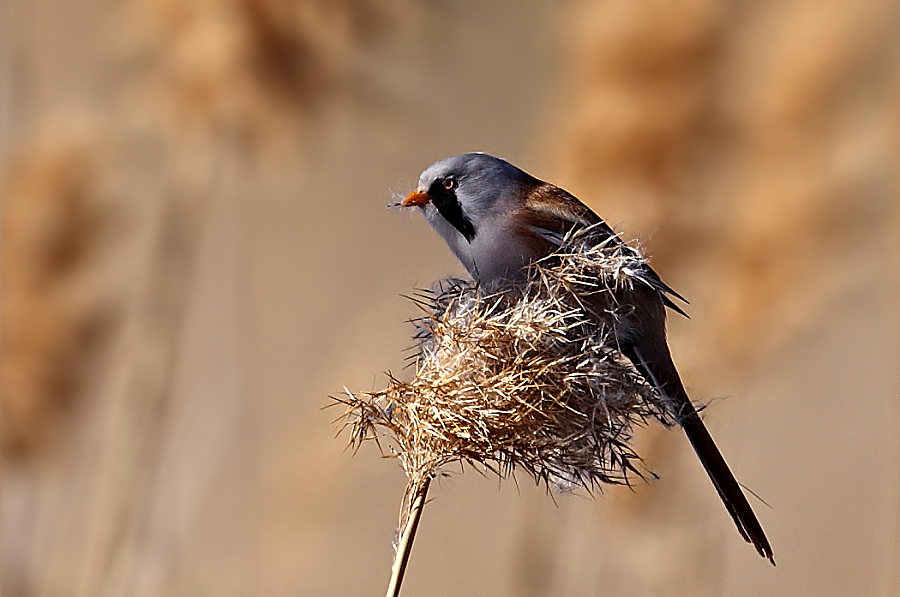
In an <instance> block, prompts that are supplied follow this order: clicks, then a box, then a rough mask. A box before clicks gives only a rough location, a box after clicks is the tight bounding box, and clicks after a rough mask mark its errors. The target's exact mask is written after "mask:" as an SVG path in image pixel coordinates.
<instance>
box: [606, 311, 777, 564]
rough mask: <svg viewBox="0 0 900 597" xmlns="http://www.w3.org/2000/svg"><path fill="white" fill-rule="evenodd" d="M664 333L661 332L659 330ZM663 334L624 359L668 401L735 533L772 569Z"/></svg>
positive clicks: (759, 532)
mask: <svg viewBox="0 0 900 597" xmlns="http://www.w3.org/2000/svg"><path fill="white" fill-rule="evenodd" d="M663 330H664V328H663ZM664 334H665V332H663V334H662V338H658V337H653V336H654V335H652V334H651V335H649V336H650V337H647V336H648V335H645V337H644V338H643V339H642V340H641V341H639V342H638V343H637V344H636V345H635V346H632V347H629V348H627V349H623V352H624V353H625V356H627V357H628V358H629V360H631V362H632V363H633V364H634V366H635V367H636V368H637V370H638V371H639V372H640V373H641V375H643V376H644V378H645V379H646V380H647V381H648V382H650V383H651V384H653V385H654V386H655V387H656V388H658V389H659V390H660V391H661V392H663V393H664V394H665V396H667V397H668V398H669V399H670V400H671V401H672V406H673V410H674V413H675V416H676V417H677V421H678V423H679V424H680V425H681V427H682V428H683V429H684V432H685V434H686V435H687V438H688V440H689V441H690V442H691V446H692V447H693V448H694V452H695V453H696V454H697V458H699V459H700V463H701V464H703V468H704V469H705V470H706V474H707V475H709V478H710V480H711V481H712V483H713V486H714V487H715V488H716V491H717V492H718V493H719V497H720V498H721V499H722V503H723V504H725V509H727V510H728V513H729V514H731V518H732V519H733V520H734V524H735V526H737V529H738V532H740V534H741V536H742V537H743V538H744V540H745V541H747V542H748V543H752V544H753V546H754V547H755V548H756V551H757V552H759V555H761V556H762V557H764V558H767V559H768V560H769V561H770V562H772V565H774V564H775V559H774V557H773V556H772V547H771V546H770V545H769V540H768V539H767V538H766V533H765V531H763V528H762V525H760V524H759V520H757V518H756V514H754V513H753V508H751V507H750V504H749V503H748V502H747V498H746V496H744V492H743V491H742V490H741V487H740V485H738V482H737V480H736V479H735V478H734V475H733V474H732V473H731V469H730V468H728V463H726V462H725V459H724V458H723V457H722V453H721V452H719V448H718V447H716V443H715V442H714V441H713V438H712V436H710V434H709V431H707V430H706V426H705V425H704V424H703V421H702V420H701V419H700V415H698V414H697V411H696V409H695V408H694V405H693V404H692V403H691V400H690V398H689V397H688V395H687V392H686V391H685V389H684V385H683V384H682V383H681V378H680V377H679V375H678V371H677V370H676V369H675V364H674V363H673V362H672V357H671V355H670V354H669V348H668V345H667V344H666V341H665V335H664Z"/></svg>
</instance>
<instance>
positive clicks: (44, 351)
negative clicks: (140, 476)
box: [0, 134, 102, 457]
mask: <svg viewBox="0 0 900 597" xmlns="http://www.w3.org/2000/svg"><path fill="white" fill-rule="evenodd" d="M99 161H100V155H99V152H98V148H97V147H96V146H95V144H93V143H91V142H90V141H89V140H88V139H84V138H79V137H78V136H77V135H75V134H72V135H69V136H66V135H64V134H57V135H56V136H51V137H49V138H43V139H39V140H37V141H35V142H34V143H32V144H31V145H30V146H28V147H24V148H22V149H21V150H20V152H19V153H18V155H16V156H15V157H13V158H12V160H11V162H10V164H9V166H8V169H7V171H6V175H5V178H4V187H3V189H2V191H0V272H2V278H3V295H2V302H0V305H2V307H0V320H2V322H3V327H2V335H0V342H2V344H0V351H2V352H0V354H2V357H3V358H2V360H0V397H2V401H3V402H2V412H3V417H2V439H3V448H4V452H5V453H6V455H7V457H10V456H12V455H15V454H22V453H25V452H31V451H32V450H34V449H36V448H37V447H38V445H39V444H40V443H41V439H42V438H43V437H44V435H45V434H47V433H51V434H52V426H53V424H54V422H55V420H56V418H57V416H58V415H59V414H60V413H61V412H62V411H64V409H65V407H66V406H67V405H68V404H69V403H70V402H71V401H72V400H74V399H75V395H76V394H77V393H78V386H79V383H78V381H79V378H80V377H83V376H84V375H85V373H86V368H87V366H88V364H89V362H90V357H91V356H92V352H93V351H94V350H95V349H96V347H97V345H98V343H99V341H100V337H99V336H98V335H99V334H100V331H101V330H100V327H99V326H100V323H101V322H100V320H99V317H100V305H99V304H98V302H97V297H96V296H92V294H93V293H95V289H94V288H92V287H91V282H92V280H91V277H90V274H91V273H93V272H92V269H91V267H90V265H91V257H92V252H93V251H95V250H96V249H97V245H98V241H99V237H100V229H101V218H100V217H99V216H100V213H101V209H102V202H101V198H100V197H99V194H100V193H101V192H102V191H101V190H100V188H99V181H98V173H97V168H98V167H99V166H100V164H99Z"/></svg>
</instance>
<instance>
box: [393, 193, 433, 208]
mask: <svg viewBox="0 0 900 597" xmlns="http://www.w3.org/2000/svg"><path fill="white" fill-rule="evenodd" d="M429 201H431V196H430V195H429V194H428V193H422V192H420V191H413V192H412V193H410V194H409V195H407V196H406V197H404V198H403V201H401V202H400V205H402V206H403V207H419V206H422V205H425V204H426V203H428V202H429Z"/></svg>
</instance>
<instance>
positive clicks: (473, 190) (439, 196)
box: [402, 153, 540, 283]
mask: <svg viewBox="0 0 900 597" xmlns="http://www.w3.org/2000/svg"><path fill="white" fill-rule="evenodd" d="M537 184H540V181H539V180H537V179H536V178H534V177H532V176H530V175H529V174H527V173H525V172H523V171H522V170H520V169H519V168H516V167H515V166H513V165H512V164H510V163H509V162H507V161H506V160H502V159H500V158H497V157H494V156H492V155H488V154H486V153H463V154H460V155H456V156H453V157H449V158H446V159H443V160H441V161H439V162H435V163H434V164H432V165H431V166H429V167H428V168H426V169H425V171H424V172H422V175H421V176H420V177H419V184H418V186H417V187H416V190H415V191H414V192H412V193H410V194H409V195H407V196H406V198H405V199H404V200H403V201H402V205H403V206H407V207H412V206H416V207H419V208H420V209H421V210H422V213H423V214H424V216H425V219H426V220H428V223H429V224H431V227H432V228H434V230H435V232H437V233H438V234H439V235H440V236H441V237H442V238H443V239H444V241H445V242H446V243H447V245H448V246H449V247H450V250H451V251H453V253H454V254H455V255H456V257H457V258H458V259H459V260H460V261H461V262H462V264H463V265H464V266H465V268H466V269H467V270H468V271H469V273H470V274H471V275H472V276H473V277H474V278H475V279H477V280H479V281H481V282H485V283H487V282H491V281H493V280H494V279H496V278H500V277H503V276H505V275H507V274H508V273H509V272H510V271H514V270H518V269H520V268H521V267H522V265H523V264H524V263H525V262H526V261H527V255H526V254H525V253H524V251H523V250H522V248H521V247H519V246H517V244H516V242H515V240H516V239H515V238H514V237H511V236H510V234H509V232H510V227H509V222H510V217H511V215H512V214H513V213H514V212H515V211H516V209H517V208H518V207H519V206H520V205H521V203H522V200H523V199H522V198H523V196H524V194H525V190H526V189H527V188H529V187H532V186H534V185H537Z"/></svg>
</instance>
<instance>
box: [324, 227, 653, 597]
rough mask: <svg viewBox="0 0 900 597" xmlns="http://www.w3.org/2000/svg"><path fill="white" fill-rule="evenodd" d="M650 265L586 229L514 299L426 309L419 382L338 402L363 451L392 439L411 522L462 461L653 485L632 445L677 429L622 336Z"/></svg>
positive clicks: (559, 481)
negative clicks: (650, 430)
mask: <svg viewBox="0 0 900 597" xmlns="http://www.w3.org/2000/svg"><path fill="white" fill-rule="evenodd" d="M642 263H643V260H642V257H641V255H640V253H639V252H637V251H636V250H634V249H631V248H629V247H627V246H625V245H623V244H621V243H618V242H617V241H607V242H599V243H598V242H597V239H596V238H595V235H594V234H592V231H591V230H588V231H585V232H582V233H578V234H575V235H572V236H570V238H568V239H567V242H565V243H564V245H563V248H562V249H561V250H560V251H558V252H557V253H556V254H554V255H552V256H551V257H549V258H547V259H544V260H542V261H541V262H538V263H536V264H535V265H533V266H532V267H530V268H529V269H528V271H527V272H526V273H527V280H526V283H525V284H522V285H520V286H517V287H516V288H515V289H509V290H505V291H499V292H494V293H486V292H485V291H483V290H482V289H481V288H479V287H478V286H476V285H474V284H473V283H471V282H466V281H462V280H458V279H448V280H443V281H442V282H440V283H438V285H437V286H436V287H435V289H433V290H431V291H428V292H423V293H420V294H419V295H418V296H417V297H416V298H415V299H414V300H416V302H417V303H418V304H419V305H420V306H421V307H422V309H423V310H424V311H425V315H424V316H423V317H421V318H419V319H417V320H414V324H415V327H416V335H415V339H416V340H417V342H418V352H417V354H416V357H415V360H416V374H415V376H414V378H413V380H412V381H410V382H404V381H401V380H399V379H397V378H395V377H393V376H390V377H389V383H388V387H387V388H386V389H384V390H382V391H380V392H372V393H362V394H354V393H351V392H349V391H348V392H347V394H346V396H344V397H341V398H339V399H338V400H339V401H340V402H342V403H343V404H345V405H346V407H347V410H346V413H345V414H344V416H343V420H344V421H345V424H346V425H347V426H349V427H350V443H351V445H352V446H353V447H354V448H358V447H359V446H360V445H361V444H362V443H363V442H365V441H366V440H374V441H376V442H379V445H381V443H380V441H381V439H383V438H388V439H389V440H390V441H391V443H392V445H391V449H392V451H393V453H394V454H395V455H396V457H397V458H399V460H400V462H401V464H402V465H403V468H404V470H405V471H406V474H407V476H408V477H409V480H410V481H409V485H408V488H407V494H406V497H405V500H404V506H403V508H402V511H403V514H402V516H401V518H402V519H407V521H413V522H415V521H417V520H418V515H419V511H418V510H416V508H415V503H416V502H417V501H418V502H420V503H421V502H422V501H423V499H424V492H425V491H426V490H427V485H428V481H429V480H430V479H431V478H432V477H434V476H435V475H436V474H438V472H439V470H440V469H441V467H443V466H445V465H447V464H449V463H453V462H461V463H469V464H480V465H482V466H484V467H485V468H487V469H488V470H490V471H493V472H494V473H496V474H497V475H499V476H501V477H506V476H508V475H510V474H511V473H512V472H513V471H515V470H517V469H518V470H521V471H525V472H526V473H527V474H529V475H530V476H532V477H533V478H534V479H535V481H536V482H538V483H542V484H545V485H546V486H548V488H549V487H551V486H562V487H563V488H568V487H576V486H580V487H583V488H585V489H587V490H588V491H591V490H594V489H598V488H599V485H600V484H602V483H627V482H628V480H629V478H630V476H631V475H632V474H636V475H638V476H640V475H642V466H641V462H640V459H639V457H638V456H637V454H635V452H634V451H633V450H632V448H631V447H630V443H629V442H630V440H631V438H632V435H633V431H634V428H635V426H636V425H640V424H642V423H644V422H645V421H646V420H647V419H648V418H656V419H659V420H661V421H662V422H663V423H665V424H670V423H671V418H670V417H669V415H668V413H667V410H666V407H665V405H664V403H663V402H662V399H661V398H660V396H659V395H658V394H657V392H656V391H655V390H654V389H653V388H651V387H650V386H648V385H647V384H646V383H644V381H643V380H642V379H641V378H640V377H639V375H638V374H637V373H636V372H635V370H634V369H633V368H632V366H631V365H630V363H629V362H628V361H627V359H625V358H624V356H623V355H622V354H621V353H620V352H619V351H618V349H617V343H616V338H615V333H614V330H615V325H614V324H615V321H616V319H617V318H618V317H620V316H622V315H623V314H624V313H623V311H624V309H626V308H627V307H625V306H623V305H627V304H629V301H628V300H627V295H628V293H629V292H630V290H631V289H632V288H633V286H634V284H640V283H641V282H640V279H639V278H637V277H636V276H635V275H634V272H635V271H637V269H638V268H639V267H640V265H642ZM623 299H625V300H623ZM420 508H421V506H420V507H419V510H420ZM406 526H407V528H410V525H409V523H408V522H407V523H406ZM413 528H414V525H413ZM408 534H409V533H408V532H405V533H404V534H403V538H402V539H401V547H402V546H403V545H404V543H403V539H404V538H406V536H407V535H408ZM400 551H401V552H402V549H401V550H400ZM401 557H402V558H403V559H404V562H405V558H406V557H408V553H406V554H402V556H401V554H399V553H398V560H399V559H400V558H401ZM403 565H405V564H403ZM401 574H402V571H401ZM389 594H391V593H389Z"/></svg>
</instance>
